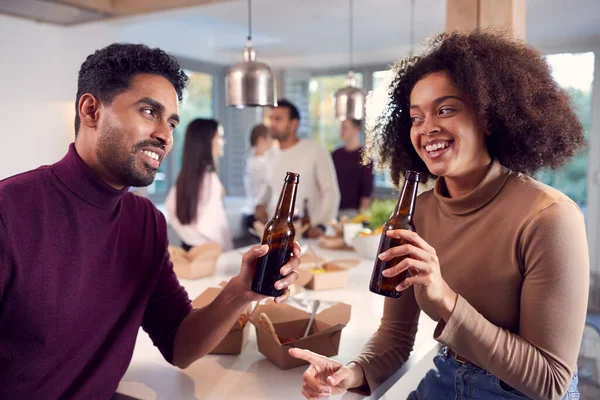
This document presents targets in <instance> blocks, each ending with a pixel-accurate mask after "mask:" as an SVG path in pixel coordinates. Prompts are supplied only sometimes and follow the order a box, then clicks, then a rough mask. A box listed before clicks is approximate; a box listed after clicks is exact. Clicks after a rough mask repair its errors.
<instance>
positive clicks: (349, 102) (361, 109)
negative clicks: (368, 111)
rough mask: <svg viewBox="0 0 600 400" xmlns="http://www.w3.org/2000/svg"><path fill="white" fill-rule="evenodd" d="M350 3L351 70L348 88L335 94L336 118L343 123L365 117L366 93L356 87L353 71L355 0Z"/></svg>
mask: <svg viewBox="0 0 600 400" xmlns="http://www.w3.org/2000/svg"><path fill="white" fill-rule="evenodd" d="M349 2H350V8H349V9H350V18H349V22H350V24H349V25H350V34H349V42H350V43H349V47H350V70H349V71H348V76H347V77H346V87H344V88H342V89H340V90H338V91H337V92H335V117H336V118H338V119H341V120H342V121H344V120H346V119H357V120H362V119H363V118H364V116H365V92H363V90H362V89H361V88H358V87H356V78H355V76H354V71H353V65H352V62H353V59H352V55H353V54H352V51H353V48H352V47H353V41H352V39H353V36H352V35H353V33H354V32H353V26H352V23H353V18H354V15H353V7H352V6H353V0H349Z"/></svg>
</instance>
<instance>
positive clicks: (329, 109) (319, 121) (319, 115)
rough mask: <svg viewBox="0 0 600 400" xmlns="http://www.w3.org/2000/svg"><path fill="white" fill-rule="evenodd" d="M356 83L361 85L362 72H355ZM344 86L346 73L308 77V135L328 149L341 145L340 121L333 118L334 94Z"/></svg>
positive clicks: (331, 149)
mask: <svg viewBox="0 0 600 400" xmlns="http://www.w3.org/2000/svg"><path fill="white" fill-rule="evenodd" d="M354 76H355V78H356V85H357V86H358V87H362V74H360V73H356V74H355V75H354ZM344 86H346V75H326V76H315V77H313V78H312V79H310V81H309V84H308V89H309V111H308V112H309V118H308V119H309V121H310V128H309V135H310V138H312V139H313V140H315V141H317V142H319V143H321V145H323V147H325V148H326V149H327V150H328V151H333V150H335V149H336V148H338V147H340V146H341V145H342V141H341V139H340V121H339V120H337V119H336V118H335V102H334V97H333V96H334V94H335V92H336V91H337V90H338V89H341V88H343V87H344Z"/></svg>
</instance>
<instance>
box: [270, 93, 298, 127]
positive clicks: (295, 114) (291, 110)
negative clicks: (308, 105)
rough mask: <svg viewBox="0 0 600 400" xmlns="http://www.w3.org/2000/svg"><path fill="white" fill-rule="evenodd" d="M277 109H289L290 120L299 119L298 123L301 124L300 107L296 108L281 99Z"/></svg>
mask: <svg viewBox="0 0 600 400" xmlns="http://www.w3.org/2000/svg"><path fill="white" fill-rule="evenodd" d="M276 108H287V110H288V111H289V113H290V114H289V115H290V119H297V120H298V123H300V112H299V111H298V107H296V106H295V105H294V104H293V103H291V102H289V101H288V100H286V99H279V100H277V107H276Z"/></svg>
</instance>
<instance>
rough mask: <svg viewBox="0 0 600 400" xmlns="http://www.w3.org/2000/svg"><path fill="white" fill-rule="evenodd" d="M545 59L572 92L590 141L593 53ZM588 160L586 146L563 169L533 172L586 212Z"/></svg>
mask: <svg viewBox="0 0 600 400" xmlns="http://www.w3.org/2000/svg"><path fill="white" fill-rule="evenodd" d="M547 60H548V63H549V64H550V66H551V67H552V75H553V77H554V79H555V80H556V81H557V82H558V84H559V85H560V86H561V87H563V88H564V89H565V90H567V92H568V93H569V94H570V95H571V98H572V99H573V105H574V106H575V111H576V112H577V115H578V116H579V120H580V121H581V124H582V125H583V128H584V129H585V135H586V139H588V142H589V135H590V129H591V125H592V84H593V81H594V53H579V54H553V55H549V56H547ZM588 163H589V149H588V148H587V147H586V148H585V149H584V150H583V151H582V152H581V153H580V154H578V155H577V156H575V157H573V159H572V160H571V162H570V163H568V164H567V165H565V166H564V167H563V168H562V169H560V170H558V171H552V170H545V171H541V172H539V173H538V174H537V175H536V179H538V180H540V181H542V182H544V183H546V184H548V185H550V186H553V187H555V188H556V189H558V190H560V191H561V192H563V193H565V194H566V195H567V196H569V197H570V198H571V199H573V200H574V201H575V202H576V203H577V204H578V205H579V207H580V208H581V210H582V211H583V213H584V215H585V214H586V209H587V198H588V187H587V186H588V184H587V183H588V181H587V171H588Z"/></svg>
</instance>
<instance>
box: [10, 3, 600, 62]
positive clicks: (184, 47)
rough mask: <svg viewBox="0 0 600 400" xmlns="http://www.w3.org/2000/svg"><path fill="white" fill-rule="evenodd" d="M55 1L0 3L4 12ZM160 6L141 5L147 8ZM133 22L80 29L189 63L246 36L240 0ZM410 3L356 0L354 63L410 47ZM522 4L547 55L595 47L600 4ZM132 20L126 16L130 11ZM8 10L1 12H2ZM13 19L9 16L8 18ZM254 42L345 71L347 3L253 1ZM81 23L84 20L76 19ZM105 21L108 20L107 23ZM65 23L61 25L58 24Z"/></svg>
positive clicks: (419, 9) (432, 14) (421, 22)
mask: <svg viewBox="0 0 600 400" xmlns="http://www.w3.org/2000/svg"><path fill="white" fill-rule="evenodd" d="M32 1H33V2H37V3H45V6H48V5H56V6H63V4H56V2H57V0H0V12H2V6H1V5H6V4H9V3H11V2H12V3H19V4H24V3H27V2H32ZM73 1H74V2H78V3H79V2H82V1H83V2H88V3H90V2H92V3H93V2H95V1H96V2H104V3H107V2H108V3H110V2H111V1H113V2H115V1H116V2H119V1H121V2H123V1H131V0H62V2H63V3H64V2H73ZM157 1H158V2H159V3H161V2H162V3H161V4H163V3H164V1H165V0H146V2H148V3H157ZM198 2H201V3H205V4H203V5H197V6H191V7H185V8H180V9H175V10H168V11H159V12H151V13H148V12H147V10H146V13H145V14H143V15H136V16H119V15H117V14H115V13H112V14H111V13H110V12H106V11H101V12H95V11H93V12H92V11H89V9H85V10H84V9H81V8H80V9H79V12H81V13H85V12H88V13H91V14H92V16H89V15H88V16H87V18H88V21H94V20H100V21H96V22H87V23H86V24H83V25H81V24H80V25H71V26H68V27H65V28H64V29H69V30H73V31H74V33H76V31H77V30H80V29H86V26H90V25H93V26H98V25H105V26H106V27H107V28H108V29H114V30H119V31H120V32H121V35H120V37H122V38H123V40H124V41H131V42H144V43H147V44H149V45H152V46H160V47H162V48H164V49H165V50H167V51H169V52H171V53H173V54H177V55H180V56H184V57H187V58H192V59H198V60H204V61H208V62H215V63H220V64H229V63H231V62H234V61H236V60H239V59H240V58H241V52H242V50H243V47H244V45H245V38H246V35H247V30H248V27H247V24H248V22H247V18H248V17H247V2H246V1H245V0H212V1H211V0H170V3H171V4H175V3H177V4H192V3H195V4H199V3H198ZM410 3H411V2H410V0H354V15H355V17H354V52H355V55H354V60H355V63H356V64H387V63H389V62H390V61H393V60H396V59H398V58H399V57H401V56H403V55H405V54H406V53H407V52H408V51H409V48H410V45H411V44H410V32H409V30H410V29H409V26H410V25H409V19H410V18H409V16H410ZM568 5H569V6H568V7H565V2H564V1H562V0H527V41H528V42H530V43H533V44H534V45H536V46H538V47H542V48H545V49H555V48H556V49H560V47H561V46H562V45H565V44H571V43H591V42H596V43H598V44H599V45H600V1H598V0H570V1H569V2H568ZM129 11H130V12H129V14H131V12H132V11H131V10H129ZM5 12H6V11H5ZM12 14H13V15H14V14H15V13H14V12H13V13H12ZM252 14H253V19H252V26H253V41H254V47H255V49H256V51H257V58H258V59H259V60H262V61H266V62H268V63H270V64H272V66H274V67H311V68H331V67H346V66H348V63H349V51H348V49H349V45H348V0H276V1H275V0H254V1H253V2H252ZM445 16H446V1H445V0H416V7H415V20H416V24H415V38H416V41H417V42H420V41H421V40H423V39H424V38H425V37H426V36H427V35H430V34H433V33H437V32H441V31H443V30H444V27H445ZM80 18H82V19H84V20H85V15H84V16H83V17H80ZM107 18H108V19H107ZM63 25H64V24H63Z"/></svg>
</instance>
